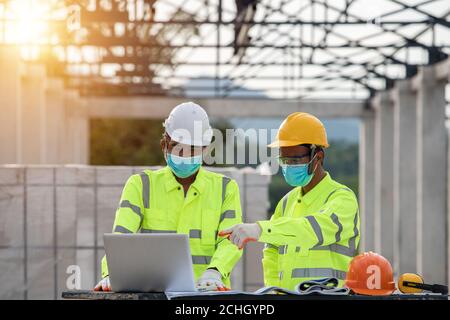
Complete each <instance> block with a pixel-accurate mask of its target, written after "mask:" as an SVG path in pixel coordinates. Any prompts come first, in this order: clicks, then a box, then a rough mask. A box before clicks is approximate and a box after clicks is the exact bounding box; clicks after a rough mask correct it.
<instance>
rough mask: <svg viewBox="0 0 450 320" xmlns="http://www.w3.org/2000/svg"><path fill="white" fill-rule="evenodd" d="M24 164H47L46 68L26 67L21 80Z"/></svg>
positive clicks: (21, 146)
mask: <svg viewBox="0 0 450 320" xmlns="http://www.w3.org/2000/svg"><path fill="white" fill-rule="evenodd" d="M21 85H22V90H21V101H22V110H21V111H22V113H21V118H22V143H21V145H20V148H21V150H22V161H18V162H22V163H26V164H43V163H46V162H47V142H46V137H47V133H46V132H47V116H46V108H45V67H44V66H42V65H32V64H28V65H26V67H25V69H24V73H23V74H22V78H21Z"/></svg>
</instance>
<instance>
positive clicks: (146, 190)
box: [140, 172, 150, 209]
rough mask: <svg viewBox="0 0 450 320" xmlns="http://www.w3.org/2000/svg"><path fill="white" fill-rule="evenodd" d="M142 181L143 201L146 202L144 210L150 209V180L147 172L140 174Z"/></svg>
mask: <svg viewBox="0 0 450 320" xmlns="http://www.w3.org/2000/svg"><path fill="white" fill-rule="evenodd" d="M140 177H141V181H142V201H143V202H144V208H146V209H148V208H149V205H150V179H149V177H148V175H147V174H146V173H145V172H142V173H141V174H140Z"/></svg>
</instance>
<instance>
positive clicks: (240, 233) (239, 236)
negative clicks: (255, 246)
mask: <svg viewBox="0 0 450 320" xmlns="http://www.w3.org/2000/svg"><path fill="white" fill-rule="evenodd" d="M261 231H262V230H261V227H260V226H259V224H257V223H241V224H236V225H234V226H233V227H231V228H229V229H225V230H222V231H221V232H219V236H220V237H227V238H228V240H230V241H231V242H232V243H234V244H235V245H236V246H237V247H238V248H239V249H242V248H244V246H245V244H246V243H247V242H249V241H258V239H259V237H260V236H261Z"/></svg>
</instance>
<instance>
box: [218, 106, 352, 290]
mask: <svg viewBox="0 0 450 320" xmlns="http://www.w3.org/2000/svg"><path fill="white" fill-rule="evenodd" d="M269 147H278V148H279V154H280V155H279V163H280V166H281V168H282V171H283V175H284V178H285V180H286V182H287V183H288V184H289V185H291V186H293V187H295V188H294V189H292V190H291V191H290V192H289V193H288V194H286V195H285V196H284V197H283V198H282V199H281V200H280V202H279V203H278V205H277V207H276V209H275V213H274V214H273V216H272V218H271V219H270V220H269V221H258V222H256V223H245V224H237V225H236V226H233V227H231V228H229V229H227V230H224V231H223V232H221V234H220V235H221V236H227V237H228V238H229V239H230V240H231V242H233V243H234V244H235V245H237V246H238V247H240V248H242V247H243V246H244V245H245V243H247V242H248V241H260V242H264V243H266V245H265V248H264V252H263V260H262V264H263V269H264V283H265V285H266V286H280V287H283V288H287V289H295V286H296V285H298V284H299V283H300V282H303V281H306V280H312V279H317V278H328V277H334V278H337V279H338V280H339V285H341V286H342V285H343V283H344V280H345V275H346V271H347V269H348V266H349V263H350V261H351V259H352V258H353V257H354V256H355V255H356V254H357V252H358V246H359V239H360V233H359V226H360V221H359V213H358V203H357V199H356V196H355V194H354V193H353V192H352V191H351V190H350V189H349V188H347V187H346V186H345V185H342V184H340V183H338V182H336V181H334V180H333V179H332V178H331V176H330V174H329V173H328V172H326V171H325V170H324V168H323V162H324V157H325V152H324V149H325V148H327V147H328V141H327V135H326V131H325V128H324V126H323V124H322V122H321V121H320V120H319V119H317V118H316V117H314V116H313V115H311V114H308V113H302V112H296V113H293V114H291V115H289V116H288V117H287V118H286V119H285V120H284V121H283V123H282V124H281V126H280V128H279V130H278V134H277V137H276V140H275V141H274V142H273V143H272V144H270V145H269Z"/></svg>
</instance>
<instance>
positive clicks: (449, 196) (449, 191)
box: [447, 119, 450, 282]
mask: <svg viewBox="0 0 450 320" xmlns="http://www.w3.org/2000/svg"><path fill="white" fill-rule="evenodd" d="M449 143H450V119H447V282H448V281H449V279H450V267H449V266H450V238H449V237H448V232H449V231H450V172H449V171H450V146H449Z"/></svg>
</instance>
